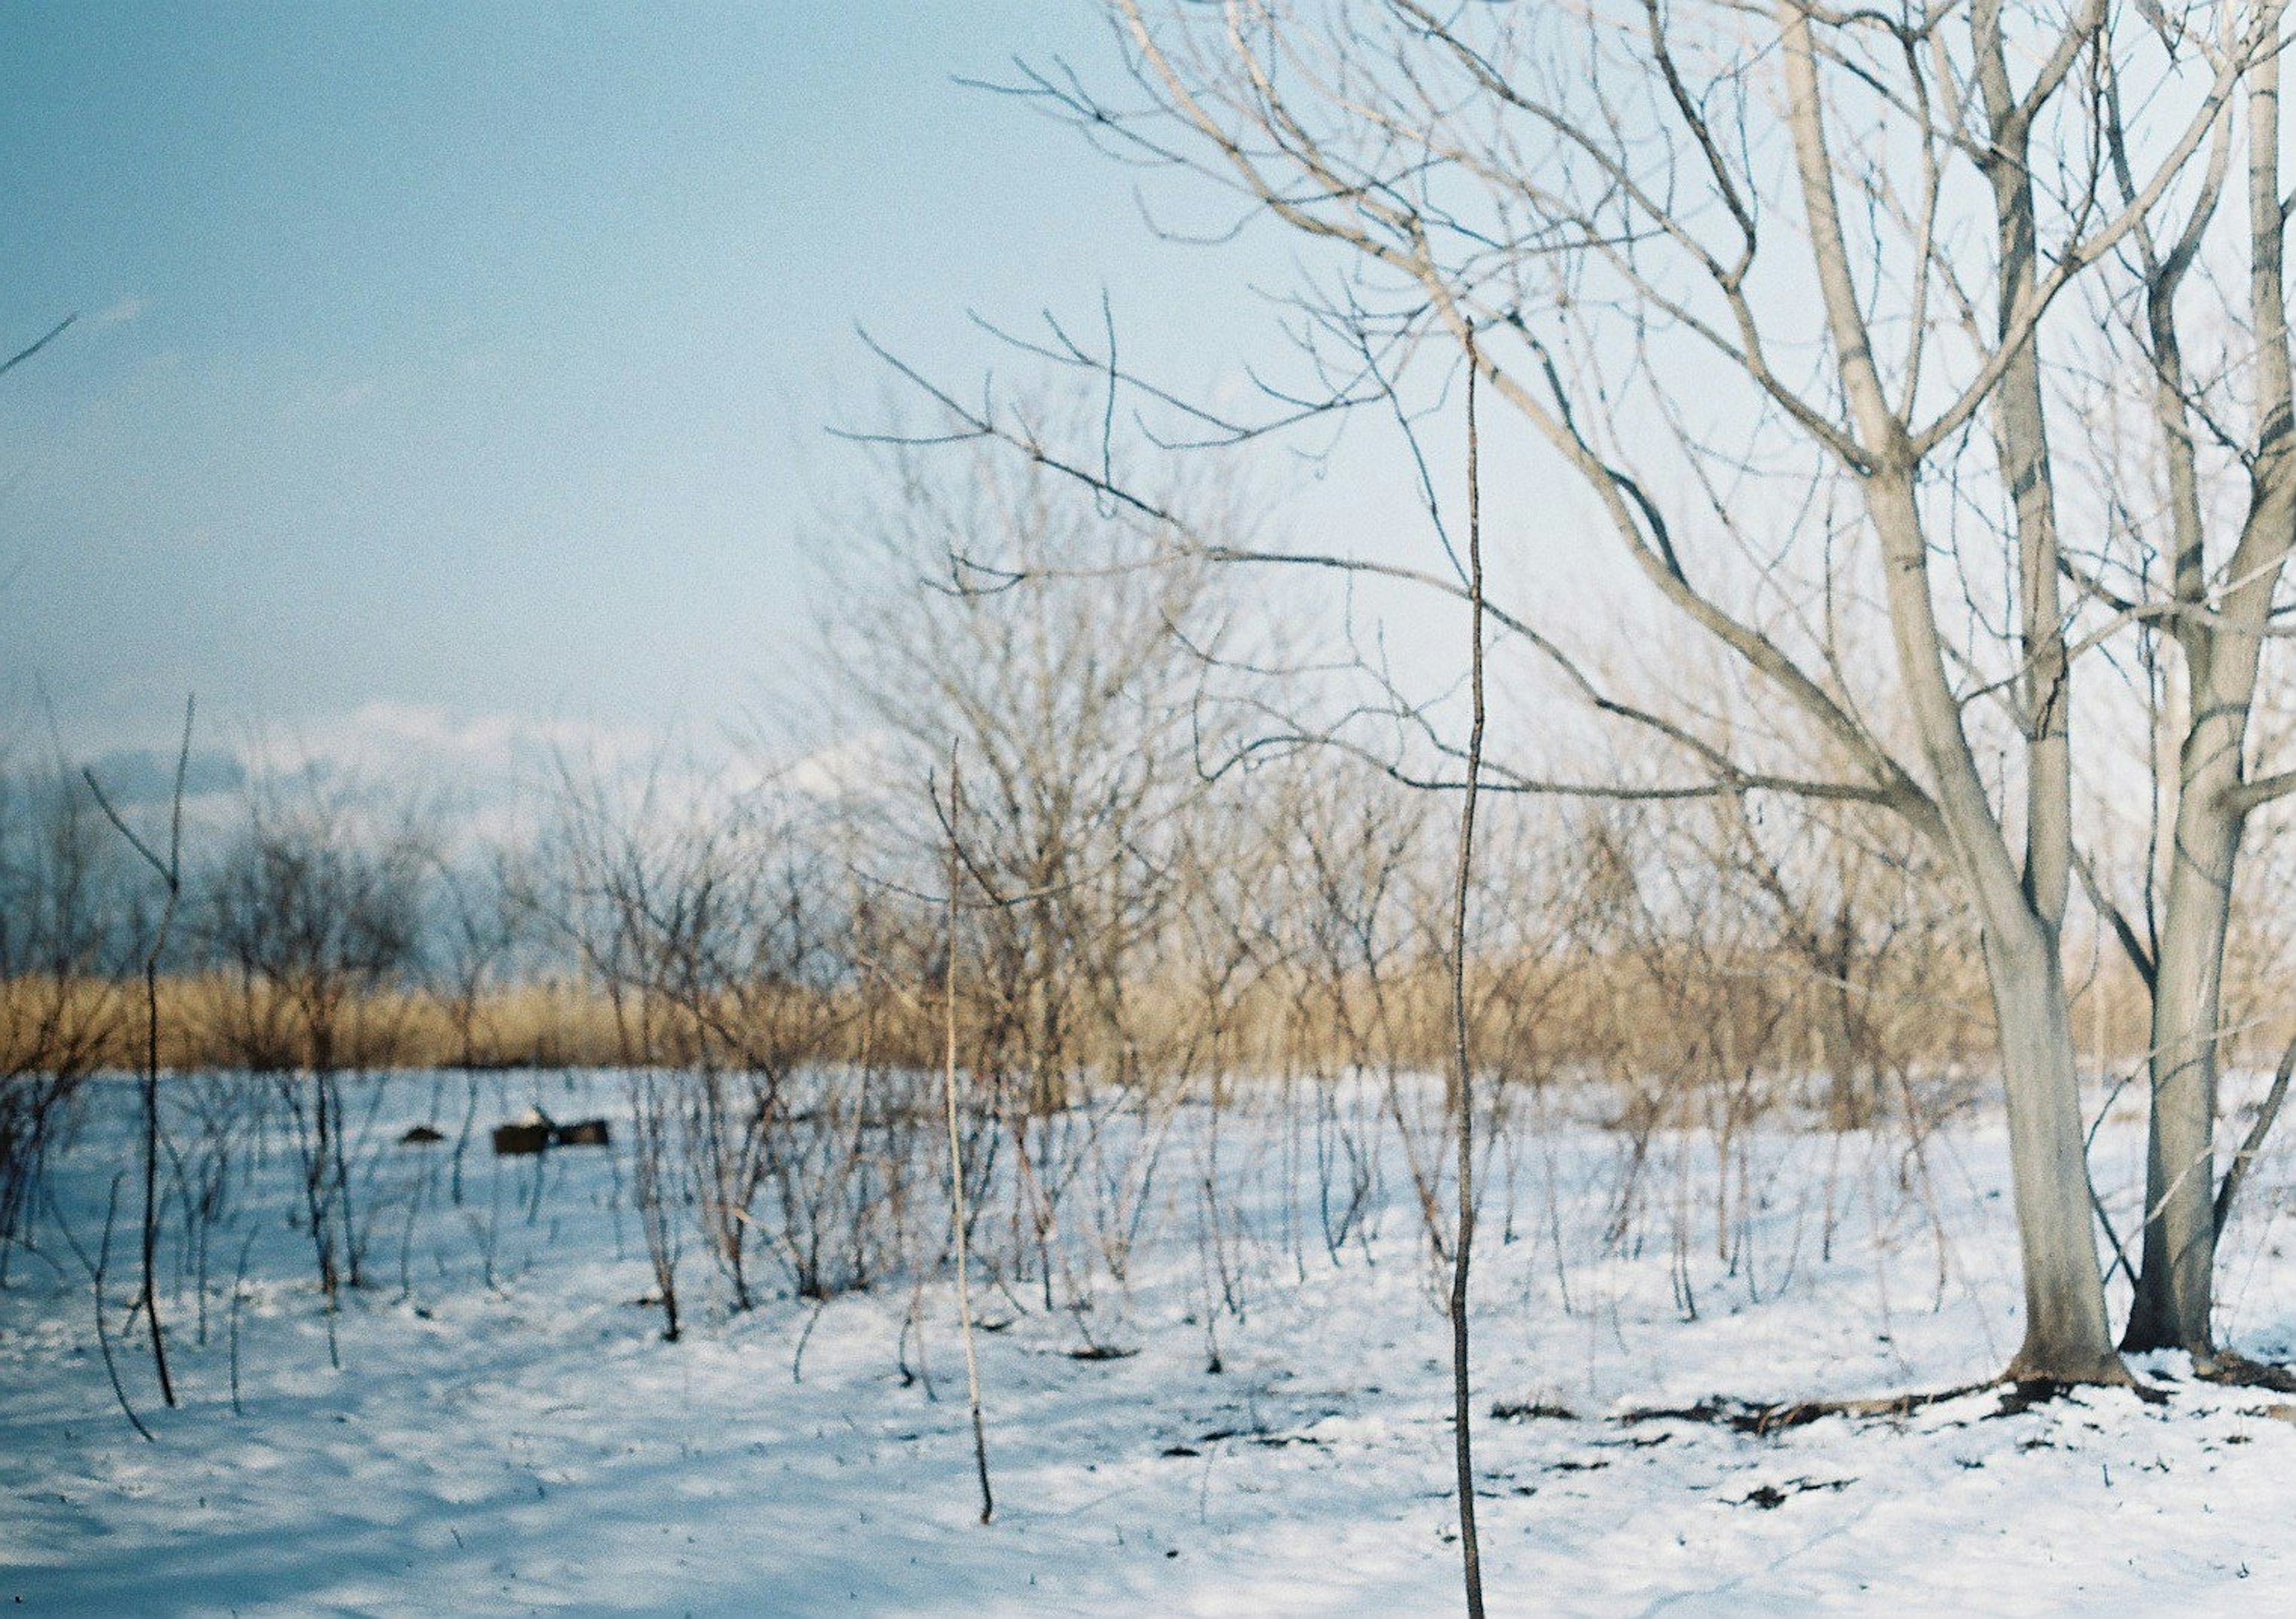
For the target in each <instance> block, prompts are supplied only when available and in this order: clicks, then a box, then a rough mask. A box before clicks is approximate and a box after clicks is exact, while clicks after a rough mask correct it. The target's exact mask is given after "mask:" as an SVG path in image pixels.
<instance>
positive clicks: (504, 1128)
mask: <svg viewBox="0 0 2296 1619" xmlns="http://www.w3.org/2000/svg"><path fill="white" fill-rule="evenodd" d="M549 1145H550V1126H549V1125H547V1124H496V1126H495V1157H498V1158H517V1157H528V1156H529V1155H531V1154H533V1153H537V1152H540V1151H541V1150H542V1149H544V1148H545V1147H547V1146H549Z"/></svg>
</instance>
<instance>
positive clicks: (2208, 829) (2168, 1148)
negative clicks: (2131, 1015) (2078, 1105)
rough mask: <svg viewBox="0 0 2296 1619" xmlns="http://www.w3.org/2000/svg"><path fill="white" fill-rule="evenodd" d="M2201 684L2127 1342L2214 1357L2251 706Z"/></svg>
mask: <svg viewBox="0 0 2296 1619" xmlns="http://www.w3.org/2000/svg"><path fill="white" fill-rule="evenodd" d="M2251 680H2252V676H2251ZM2250 683H2251V681H2242V682H2241V684H2242V685H2243V687H2245V686H2246V685H2248V684H2250ZM2212 684H2213V683H2210V682H2205V681H2204V682H2202V683H2199V686H2200V691H2199V695H2198V699H2197V700H2196V702H2195V704H2194V713H2195V715H2196V716H2197V717H2196V718H2195V720H2194V725H2193V729H2192V732H2191V733H2190V734H2189V736H2188V737H2187V739H2186V740H2185V747H2184V750H2183V758H2182V760H2181V762H2180V769H2179V772H2178V775H2179V790H2178V795H2177V814H2176V820H2175V822H2174V832H2173V838H2172V842H2171V845H2170V853H2169V884H2168V898H2167V903H2166V906H2165V908H2164V910H2163V912H2162V926H2161V954H2160V961H2159V963H2158V967H2157V969H2156V973H2155V977H2154V981H2153V1026H2152V1050H2153V1054H2152V1063H2151V1066H2152V1082H2153V1084H2152V1090H2153V1107H2152V1124H2151V1128H2150V1129H2149V1131H2148V1132H2147V1137H2146V1146H2145V1162H2144V1261H2143V1268H2142V1270H2141V1271H2139V1273H2138V1276H2137V1282H2136V1301H2135V1304H2134V1305H2133V1306H2132V1308H2131V1310H2130V1312H2129V1318H2128V1332H2127V1334H2126V1335H2125V1337H2123V1339H2122V1343H2123V1345H2124V1346H2125V1347H2127V1348H2128V1349H2131V1350H2149V1349H2189V1350H2191V1351H2192V1352H2193V1353H2195V1354H2199V1355H2207V1354H2210V1353H2213V1351H2214V1344H2215V1337H2214V1329H2213V1326H2212V1322H2211V1319H2210V1318H2211V1315H2212V1313H2213V1305H2214V1292H2215V1289H2214V1276H2215V1271H2216V1247H2217V1229H2216V1118H2217V1059H2218V1039H2219V1036H2220V1031H2221V1028H2222V1023H2223V983H2224V953H2225V941H2226V934H2227V932H2228V930H2229V928H2230V923H2231V912H2232V880H2233V874H2234V871H2235V866H2236V864H2237V863H2238V860H2239V855H2240V838H2241V820H2242V817H2241V814H2240V813H2239V812H2238V811H2237V810H2235V809H2233V808H2230V807H2228V806H2227V805H2226V803H2225V797H2226V793H2227V792H2228V791H2229V790H2231V789H2235V788H2236V787H2237V786H2238V785H2239V778H2240V756H2241V743H2242V732H2243V731H2244V730H2245V723H2244V722H2245V717H2246V712H2247V704H2246V700H2245V693H2244V691H2243V694H2242V698H2241V700H2240V701H2238V702H2237V703H2236V704H2234V703H2224V702H2219V701H2217V700H2214V699H2215V698H2216V696H2217V694H2216V693H2215V692H2213V691H2211V690H2210V686H2211V685H2212Z"/></svg>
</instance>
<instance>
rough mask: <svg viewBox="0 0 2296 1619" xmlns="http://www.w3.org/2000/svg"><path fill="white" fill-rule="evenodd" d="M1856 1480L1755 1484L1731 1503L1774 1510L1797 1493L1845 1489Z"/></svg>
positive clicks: (1811, 1480) (1788, 1481)
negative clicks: (1741, 1497) (1741, 1496)
mask: <svg viewBox="0 0 2296 1619" xmlns="http://www.w3.org/2000/svg"><path fill="white" fill-rule="evenodd" d="M1856 1483H1857V1480H1856V1479H1854V1478H1789V1479H1788V1480H1786V1481H1785V1483H1784V1484H1757V1485H1755V1486H1754V1488H1753V1489H1752V1490H1751V1491H1749V1492H1747V1493H1746V1495H1745V1496H1744V1497H1743V1499H1741V1500H1736V1501H1734V1502H1732V1503H1731V1504H1732V1505H1734V1506H1739V1507H1759V1508H1760V1509H1762V1510H1763V1511H1765V1512H1775V1511H1776V1510H1777V1509H1779V1508H1780V1507H1783V1506H1784V1505H1785V1504H1786V1502H1788V1501H1790V1500H1792V1499H1793V1498H1794V1497H1795V1496H1797V1495H1807V1494H1808V1493H1809V1492H1811V1491H1813V1490H1847V1489H1848V1488H1849V1486H1850V1485H1851V1484H1856Z"/></svg>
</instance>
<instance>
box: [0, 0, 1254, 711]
mask: <svg viewBox="0 0 2296 1619" xmlns="http://www.w3.org/2000/svg"><path fill="white" fill-rule="evenodd" d="M1054 52H1059V53H1064V54H1066V55H1068V56H1070V58H1072V59H1073V60H1075V61H1078V63H1079V65H1081V66H1082V67H1084V68H1085V70H1087V73H1091V74H1096V75H1098V76H1099V78H1101V81H1102V82H1103V83H1108V82H1113V78H1114V77H1115V72H1116V70H1115V67H1114V64H1113V61H1112V55H1111V46H1110V45H1109V43H1108V40H1107V38H1106V36H1105V33H1104V30H1103V24H1102V23H1101V22H1100V20H1098V17H1097V16H1096V14H1095V8H1094V7H1092V6H1090V5H1088V4H1079V3H1077V0H1039V3H1037V4H1019V3H1014V0H992V3H975V0H968V4H961V5H939V4H881V3H880V4H841V5H833V6H830V5H813V4H782V3H778V0H776V3H770V4H761V5H760V4H752V5H736V6H722V7H721V6H707V5H676V6H669V7H664V8H656V7H645V8H640V7H636V6H601V7H582V6H564V5H550V6H545V5H543V4H520V5H500V4H452V5H393V6H383V5H380V4H375V5H357V6H354V5H324V6H320V5H311V6H295V7H290V6H283V5H282V6H274V5H261V4H239V5H222V4H216V5H209V6H195V7H160V6H128V5H119V6H111V7H72V6H65V5H61V4H58V5H46V6H37V5H29V4H20V5H16V6H12V7H10V8H8V9H7V10H5V11H4V12H0V166H4V172H6V173H7V174H8V176H10V187H9V190H10V205H9V214H8V220H7V225H6V228H5V230H4V232H0V286H4V287H5V288H6V289H7V295H6V298H5V299H4V300H0V342H7V343H8V344H9V350H10V351H11V352H12V350H13V348H15V347H18V346H21V343H23V342H26V341H29V340H30V339H32V338H33V337H35V336H37V335H38V333H39V332H40V331H44V330H45V328H46V327H47V326H48V325H49V324H50V323H53V321H54V320H55V319H57V318H59V317H60V316H61V315H65V314H67V313H70V312H74V311H77V312H78V314H79V315H80V320H79V322H78V325H77V326H76V327H75V328H74V329H73V330H72V331H70V332H68V333H66V334H65V336H64V337H63V338H61V339H59V340H58V341H57V342H56V343H55V344H54V345H53V347H52V348H50V349H48V350H47V351H46V352H45V353H44V354H42V355H41V356H38V357H37V359H36V360H34V361H32V362H30V363H29V364H26V365H24V366H22V367H20V368H19V369H18V370H17V371H16V372H12V374H10V375H9V376H8V377H7V378H6V379H5V380H4V381H0V697H4V699H5V705H6V709H7V711H8V712H9V713H10V714H12V715H14V716H16V718H15V719H14V720H12V729H13V728H16V727H17V726H20V725H21V724H22V723H23V719H24V716H27V715H32V714H36V713H37V711H38V709H39V708H40V707H42V706H45V707H48V708H51V709H52V710H53V714H54V715H55V718H56V721H57V723H58V724H59V726H60V728H61V732H62V733H63V736H64V738H65V740H66V743H67V745H68V747H70V748H73V749H75V750H79V749H87V750H94V749H99V748H114V747H122V746H127V747H134V746H149V745H152V744H153V743H155V742H164V740H165V739H167V738H168V736H169V735H170V734H171V733H172V730H173V727H174V725H175V724H176V720H177V718H178V717H179V715H180V712H181V703H182V700H183V697H184V693H185V692H186V691H196V692H197V693H198V695H199V698H200V700H201V709H202V713H203V714H204V715H206V716H208V717H207V719H206V721H205V724H207V725H208V726H209V727H211V728H214V729H216V730H219V731H220V732H222V733H224V734H225V735H226V736H230V735H250V734H257V733H272V734H275V733H277V732H282V731H283V732H288V733H296V734H300V733H323V734H324V733H333V732H340V731H341V730H342V728H343V727H345V726H347V725H348V726H351V727H352V728H354V729H356V727H357V724H360V723H362V722H361V721H360V720H359V718H358V716H360V715H369V716H371V715H373V714H374V713H376V712H379V711H380V712H384V713H386V714H396V715H402V716H404V715H408V714H412V715H417V716H420V717H419V718H418V719H417V720H415V721H412V722H409V723H410V724H414V726H415V728H416V729H420V728H421V727H422V726H423V725H433V726H436V725H445V726H447V728H449V729H452V728H455V727H457V726H465V725H470V726H477V725H484V726H487V727H492V728H493V731H490V732H489V734H492V733H493V732H494V731H499V730H500V729H501V726H502V724H503V720H504V716H512V717H513V718H515V717H517V716H525V717H527V718H530V719H532V720H533V721H535V722H536V723H537V724H546V723H553V722H567V721H574V720H578V721H583V722H586V723H588V722H594V723H596V724H604V725H626V726H636V727H651V726H658V725H660V724H666V723H668V722H671V721H676V722H679V723H682V724H689V725H693V724H699V725H701V726H705V727H706V726H710V725H717V724H724V723H730V722H732V721H734V720H735V719H736V718H737V717H738V716H740V715H742V714H744V713H746V712H750V711H753V710H754V709H756V708H757V707H760V706H766V707H770V706H771V705H772V704H773V703H774V702H775V701H777V700H780V699H778V698H777V697H776V696H775V693H777V692H781V691H787V690H788V689H789V688H790V685H791V683H792V682H793V681H795V680H797V679H799V678H800V677H801V674H802V668H801V664H802V658H803V645H804V638H805V633H806V626H807V625H808V620H809V611H810V609H809V606H808V591H809V575H808V569H807V568H805V567H804V566H803V565H802V563H801V560H800V558H799V535H800V534H801V532H802V531H803V530H804V528H805V526H806V524H807V522H808V516H809V513H810V512H811V511H813V510H814V509H815V508H816V503H817V500H818V498H819V497H820V495H822V493H823V492H824V490H827V491H831V492H833V491H834V490H835V489H836V488H837V487H838V485H839V482H840V479H843V478H850V477H852V476H854V475H855V470H854V468H853V465H852V457H851V456H850V454H849V453H848V452H845V451H842V450H840V448H839V447H838V446H836V445H835V443H834V442H833V441H832V440H831V439H829V438H828V437H827V436H826V435H825V434H824V431H823V429H824V424H825V423H827V422H828V421H832V420H835V419H840V418H841V419H844V420H863V421H865V420H868V419H869V417H870V416H871V414H872V413H873V412H874V411H876V410H877V409H878V407H879V403H880V401H881V398H882V397H884V395H885V392H886V385H885V379H884V377H883V374H882V372H881V368H880V367H878V366H877V365H876V364H875V362H873V360H872V359H871V358H870V357H869V356H867V355H866V353H865V351H864V350H863V349H862V348H861V347H860V346H859V344H858V343H857V341H856V340H855V339H854V337H853V328H854V325H855V323H857V322H865V323H867V324H868V325H869V326H870V328H871V329H872V330H873V331H874V332H876V333H878V334H879V335H880V336H881V337H882V338H884V339H886V340H888V341H889V342H890V343H891V344H892V345H893V346H894V347H896V348H899V349H900V350H902V351H903V352H904V353H906V354H910V355H914V356H916V357H917V358H918V359H919V360H920V361H922V363H924V364H926V365H928V366H929V367H931V368H933V369H935V370H938V371H939V372H942V373H943V374H947V375H950V376H952V377H955V378H958V379H969V378H973V377H977V376H978V374H979V373H980V371H981V369H982V368H983V367H984V366H985V365H987V364H989V363H990V362H991V361H992V360H994V359H996V358H997V356H996V354H995V353H994V350H993V346H991V345H989V344H988V342H987V341H986V339H981V338H980V336H979V335H978V334H977V333H974V332H972V331H969V330H968V328H967V324H966V318H965V317H966V312H967V311H968V310H971V309H979V310H980V311H981V312H983V313H984V314H987V315H991V316H993V317H995V318H997V319H1000V320H1003V321H1006V322H1013V323H1018V322H1022V321H1025V320H1027V319H1029V317H1031V316H1032V315H1033V314H1034V313H1035V312H1036V311H1037V309H1039V308H1040V307H1047V306H1049V307H1054V308H1055V309H1060V310H1063V311H1065V312H1067V313H1069V314H1070V315H1081V316H1087V317H1096V315H1097V310H1098V302H1099V298H1100V296H1101V291H1102V289H1103V287H1105V288H1106V289H1107V290H1108V291H1109V294H1110V296H1111V299H1112V301H1113V304H1114V307H1115V309H1116V311H1117V314H1118V315H1119V319H1120V321H1121V322H1122V323H1123V326H1124V329H1125V331H1126V333H1127V345H1128V353H1130V354H1132V355H1136V356H1146V357H1148V358H1150V359H1151V360H1152V361H1159V362H1164V363H1166V364H1164V369H1165V370H1166V371H1167V372H1168V373H1169V374H1175V375H1177V376H1179V377H1180V378H1182V379H1183V380H1189V381H1191V382H1195V383H1201V384H1204V385H1210V384H1212V383H1216V382H1217V380H1218V370H1217V368H1218V366H1220V365H1231V366H1232V365H1233V364H1234V363H1235V361H1236V358H1237V356H1238V355H1239V353H1240V352H1241V351H1242V349H1243V348H1248V347H1249V345H1250V343H1251V341H1252V340H1253V339H1251V337H1250V336H1248V335H1244V334H1248V333H1251V332H1254V331H1259V330H1261V329H1262V326H1263V323H1262V321H1261V317H1260V316H1259V315H1257V314H1255V313H1254V312H1253V309H1252V307H1251V304H1252V300H1251V298H1250V296H1249V294H1248V293H1247V292H1246V291H1245V290H1243V285H1242V282H1243V281H1244V279H1245V278H1246V272H1247V270H1248V268H1249V266H1250V265H1251V261H1252V256H1253V255H1254V253H1255V252H1257V253H1259V255H1260V257H1261V258H1264V259H1267V263H1269V264H1272V265H1275V266H1277V267H1279V268H1280V263H1281V261H1280V260H1275V259H1268V258H1267V253H1268V252H1269V251H1271V250H1272V249H1253V248H1251V246H1249V245H1247V246H1246V248H1245V249H1242V258H1239V256H1238V254H1237V252H1235V251H1234V250H1231V251H1228V252H1226V253H1211V252H1207V251H1203V250H1201V249H1186V248H1181V247H1177V246H1171V245H1167V244H1163V243H1160V242H1158V241H1156V240H1155V239H1154V238H1153V236H1152V233H1150V232H1149V231H1148V230H1147V228H1146V227H1145V226H1144V225H1143V224H1142V223H1141V221H1140V217H1139V213H1138V210H1137V208H1136V203H1135V200H1134V190H1133V188H1134V185H1135V183H1136V178H1137V176H1135V175H1133V174H1132V173H1129V172H1128V171H1127V170H1125V169H1123V168H1119V167H1118V166H1115V165H1112V164H1111V163H1109V162H1108V161H1107V160H1106V159H1102V158H1100V157H1097V156H1095V154H1094V153H1092V152H1091V151H1089V150H1088V149H1087V147H1085V146H1084V145H1083V144H1082V143H1081V142H1080V141H1078V139H1077V138H1076V137H1075V136H1074V135H1072V134H1071V133H1070V132H1068V131H1065V130H1063V129H1061V128H1058V127H1054V126H1052V125H1050V124H1048V123H1047V122H1046V121H1045V120H1044V119H1042V118H1040V117H1038V116H1037V115H1036V114H1034V113H1032V112H1031V111H1030V110H1028V109H1027V108H1026V107H1024V106H1021V105H1020V104H1018V103H1016V102H1013V101H1010V100H1008V99H1005V98H999V97H996V96H993V95H989V94H984V93H981V92H980V91H977V90H972V89H968V88H964V87H963V86H959V85H957V84H955V82H953V80H954V79H955V78H956V77H958V76H988V77H996V76H997V75H999V74H1000V73H1001V72H1002V71H1003V70H1004V68H1005V63H1006V62H1007V61H1008V59H1009V58H1010V57H1012V56H1013V54H1015V53H1025V54H1028V55H1029V56H1031V57H1033V58H1036V59H1038V60H1042V59H1044V58H1046V56H1048V55H1049V54H1051V53H1054ZM11 339H12V340H11ZM1270 340H1271V341H1273V340H1274V339H1272V337H1271V339H1270ZM211 733H212V732H211Z"/></svg>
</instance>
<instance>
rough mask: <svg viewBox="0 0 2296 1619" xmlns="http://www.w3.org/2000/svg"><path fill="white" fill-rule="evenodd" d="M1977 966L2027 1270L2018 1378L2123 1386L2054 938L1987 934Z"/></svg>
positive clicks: (2012, 1372) (2036, 933)
mask: <svg viewBox="0 0 2296 1619" xmlns="http://www.w3.org/2000/svg"><path fill="white" fill-rule="evenodd" d="M1985 964H1986V972H1987V976H1988V977H1989V979H1990V981H1991V986H1992V991H1993V1007H1994V1015H1995V1018H1996V1019H1997V1023H1998V1025H1999V1028H2000V1036H2001V1059H2002V1069H2003V1074H2002V1077H2003V1081H2004V1083H2005V1092H2006V1094H2007V1099H2008V1115H2009V1167H2010V1178H2011V1181H2012V1182H2013V1187H2014V1193H2015V1197H2016V1204H2017V1234H2018V1240H2019V1246H2020V1248H2021V1256H2022V1258H2023V1261H2024V1271H2025V1338H2024V1342H2023V1343H2022V1344H2021V1345H2019V1346H2018V1349H2017V1353H2016V1355H2015V1357H2014V1358H2013V1359H2012V1360H2011V1361H2010V1362H2009V1370H2008V1375H2009V1377H2010V1378H2013V1379H2015V1380H2018V1381H2021V1382H2022V1381H2031V1380H2040V1379H2047V1380H2052V1381H2055V1382H2061V1383H2126V1382H2128V1370H2127V1369H2126V1368H2125V1367H2124V1366H2123V1365H2122V1364H2121V1361H2120V1356H2119V1355H2118V1354H2116V1353H2114V1351H2113V1346H2112V1329H2111V1325H2110V1323H2109V1322H2108V1321H2107V1320H2106V1316H2105V1308H2104V1275H2103V1270H2102V1269H2101V1268H2100V1267H2099V1265H2098V1263H2097V1258H2096V1228H2095V1222H2094V1216H2093V1215H2092V1214H2091V1213H2090V1202H2089V1185H2088V1161H2087V1138H2086V1133H2085V1132H2084V1131H2083V1130H2082V1127H2081V1109H2080V1092H2079V1085H2078V1083H2077V1076H2076V1075H2077V1070H2076V1069H2075V1067H2074V1059H2073V1034H2072V1019H2071V1015H2070V1013H2069V1011H2068V1009H2067V1006H2066V1001H2065V980H2064V969H2063V965H2062V961H2061V960H2060V959H2059V956H2058V953H2057V949H2056V941H2055V939H2054V937H2053V936H2051V935H2050V934H2049V932H2048V931H2047V930H2046V928H2041V927H2039V926H2038V924H2033V925H2030V926H2027V927H2024V928H2013V929H2011V928H2004V929H1999V930H1996V929H1993V928H1988V929H1987V932H1986V936H1985Z"/></svg>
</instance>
